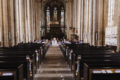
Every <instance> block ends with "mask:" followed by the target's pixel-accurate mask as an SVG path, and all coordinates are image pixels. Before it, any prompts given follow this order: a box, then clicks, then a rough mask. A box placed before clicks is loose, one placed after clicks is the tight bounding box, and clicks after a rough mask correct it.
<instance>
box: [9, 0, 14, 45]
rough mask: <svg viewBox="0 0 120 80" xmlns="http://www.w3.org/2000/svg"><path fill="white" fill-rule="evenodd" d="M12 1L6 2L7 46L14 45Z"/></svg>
mask: <svg viewBox="0 0 120 80" xmlns="http://www.w3.org/2000/svg"><path fill="white" fill-rule="evenodd" d="M14 15H15V14H14V0H8V23H9V24H8V26H9V31H8V32H9V35H8V36H9V46H14V45H15V36H14V34H15V33H14V27H15V26H14V22H15V21H14Z"/></svg>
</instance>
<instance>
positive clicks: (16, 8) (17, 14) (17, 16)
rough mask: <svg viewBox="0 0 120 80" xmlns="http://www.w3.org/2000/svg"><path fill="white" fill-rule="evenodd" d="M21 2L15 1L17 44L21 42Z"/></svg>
mask: <svg viewBox="0 0 120 80" xmlns="http://www.w3.org/2000/svg"><path fill="white" fill-rule="evenodd" d="M19 27H20V25H19V0H15V34H16V35H15V42H16V44H18V43H19V41H20V32H19Z"/></svg>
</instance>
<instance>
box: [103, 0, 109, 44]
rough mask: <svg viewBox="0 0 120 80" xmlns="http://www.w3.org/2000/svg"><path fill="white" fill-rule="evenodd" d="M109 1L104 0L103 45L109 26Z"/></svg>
mask: <svg viewBox="0 0 120 80" xmlns="http://www.w3.org/2000/svg"><path fill="white" fill-rule="evenodd" d="M108 1H109V0H104V22H103V25H104V26H103V45H105V29H106V27H107V26H108Z"/></svg>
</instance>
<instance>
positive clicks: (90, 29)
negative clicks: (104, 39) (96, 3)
mask: <svg viewBox="0 0 120 80" xmlns="http://www.w3.org/2000/svg"><path fill="white" fill-rule="evenodd" d="M92 5H93V0H89V15H88V16H89V17H88V19H89V20H88V21H89V22H88V27H89V28H88V29H89V30H88V42H89V43H90V44H92V27H93V22H92V21H93V15H92V13H93V8H92Z"/></svg>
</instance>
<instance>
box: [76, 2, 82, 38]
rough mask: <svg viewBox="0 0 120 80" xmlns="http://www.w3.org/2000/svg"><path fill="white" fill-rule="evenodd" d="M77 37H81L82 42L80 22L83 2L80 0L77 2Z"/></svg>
mask: <svg viewBox="0 0 120 80" xmlns="http://www.w3.org/2000/svg"><path fill="white" fill-rule="evenodd" d="M77 7H78V8H77V11H78V12H77V16H78V17H77V35H78V36H79V40H80V27H81V26H80V22H81V16H80V15H81V0H78V2H77Z"/></svg>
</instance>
